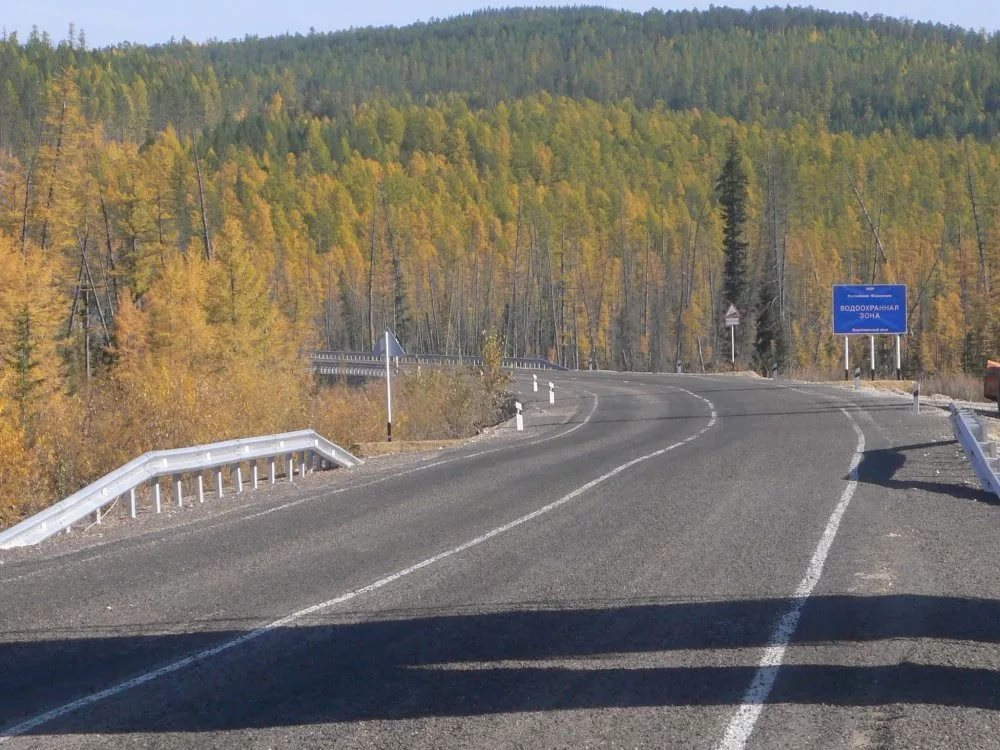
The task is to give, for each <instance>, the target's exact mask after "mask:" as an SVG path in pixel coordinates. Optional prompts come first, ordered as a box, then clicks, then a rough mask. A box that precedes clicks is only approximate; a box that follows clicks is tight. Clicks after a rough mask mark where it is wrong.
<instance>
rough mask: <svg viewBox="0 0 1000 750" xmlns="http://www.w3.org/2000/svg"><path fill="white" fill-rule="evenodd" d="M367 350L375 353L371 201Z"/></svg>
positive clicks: (373, 214)
mask: <svg viewBox="0 0 1000 750" xmlns="http://www.w3.org/2000/svg"><path fill="white" fill-rule="evenodd" d="M368 348H369V349H370V350H372V351H375V201H374V200H373V201H372V229H371V242H370V243H369V246H368Z"/></svg>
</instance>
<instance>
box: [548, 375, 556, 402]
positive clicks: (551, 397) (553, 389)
mask: <svg viewBox="0 0 1000 750" xmlns="http://www.w3.org/2000/svg"><path fill="white" fill-rule="evenodd" d="M555 402H556V385H555V383H553V382H552V381H551V380H550V381H549V403H550V404H554V403H555Z"/></svg>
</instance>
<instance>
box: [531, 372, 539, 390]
mask: <svg viewBox="0 0 1000 750" xmlns="http://www.w3.org/2000/svg"><path fill="white" fill-rule="evenodd" d="M531 389H532V390H533V391H534V392H535V393H538V376H537V375H532V376H531Z"/></svg>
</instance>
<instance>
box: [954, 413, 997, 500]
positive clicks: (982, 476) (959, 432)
mask: <svg viewBox="0 0 1000 750" xmlns="http://www.w3.org/2000/svg"><path fill="white" fill-rule="evenodd" d="M951 426H952V429H953V430H954V432H955V439H956V440H958V442H959V444H960V445H961V446H962V449H963V450H964V451H965V455H966V456H968V457H969V463H970V464H972V468H973V470H974V471H975V472H976V476H977V477H979V482H980V484H982V486H983V489H984V490H986V491H987V492H992V493H993V494H994V495H996V496H997V497H1000V477H998V476H997V468H998V464H1000V460H998V458H997V444H996V443H994V442H993V441H991V440H990V439H989V431H988V430H987V429H986V423H985V422H984V421H983V418H982V417H981V416H980V415H978V414H974V413H973V412H971V411H969V410H967V409H960V408H959V407H958V405H957V404H954V403H953V404H952V405H951Z"/></svg>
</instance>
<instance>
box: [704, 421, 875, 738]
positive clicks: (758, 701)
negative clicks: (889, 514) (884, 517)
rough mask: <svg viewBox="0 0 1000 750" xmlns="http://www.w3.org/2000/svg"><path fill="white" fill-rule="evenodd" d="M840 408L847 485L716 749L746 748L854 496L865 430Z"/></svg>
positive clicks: (863, 447)
mask: <svg viewBox="0 0 1000 750" xmlns="http://www.w3.org/2000/svg"><path fill="white" fill-rule="evenodd" d="M841 411H842V412H843V413H844V416H845V417H847V418H848V419H849V420H850V422H851V426H852V427H853V428H854V432H855V434H856V435H857V437H858V443H857V447H856V448H855V450H854V456H853V458H852V459H851V467H850V476H849V478H848V482H847V486H846V487H844V491H843V492H842V493H841V495H840V502H838V503H837V507H835V508H834V509H833V513H832V514H830V518H829V520H828V521H827V523H826V529H824V531H823V536H821V537H820V540H819V543H818V544H817V545H816V549H815V550H814V551H813V555H812V559H811V560H810V561H809V567H808V568H806V574H805V577H804V578H803V579H802V581H801V582H800V583H799V585H798V587H797V588H796V589H795V593H794V594H793V595H792V602H791V605H790V606H789V608H788V610H787V611H786V612H785V614H783V615H782V616H781V619H780V620H778V623H777V625H775V627H774V631H773V632H772V633H771V637H770V639H769V640H768V645H767V648H766V649H765V650H764V655H763V657H761V660H760V664H759V666H758V667H757V672H756V673H755V674H754V678H753V681H752V682H751V683H750V687H749V688H747V691H746V693H744V694H743V704H742V705H741V706H740V708H739V710H738V711H737V712H736V715H735V716H733V718H732V719H731V720H730V722H729V726H728V727H727V728H726V734H725V736H724V737H723V738H722V742H721V743H719V746H718V747H719V750H742V749H743V748H744V747H746V744H747V740H749V739H750V735H751V734H752V733H753V729H754V726H755V725H756V724H757V719H759V718H760V713H761V711H763V710H764V703H765V702H766V701H767V698H768V696H769V695H770V694H771V688H773V687H774V681H775V679H777V677H778V670H779V669H781V664H782V662H783V661H784V658H785V651H786V650H787V649H788V644H789V643H791V640H792V636H793V635H794V634H795V629H796V628H797V627H798V624H799V618H800V617H801V616H802V608H803V607H805V604H806V602H807V601H808V600H809V596H810V594H812V591H813V589H814V588H815V587H816V583H817V582H818V581H819V579H820V576H821V575H822V574H823V567H824V566H825V565H826V558H827V556H828V555H829V554H830V547H831V546H833V540H834V538H835V537H836V536H837V530H838V529H839V528H840V521H841V519H842V518H843V517H844V513H845V511H846V510H847V506H848V505H849V504H850V502H851V498H852V497H854V491H855V490H856V489H857V487H858V466H859V465H860V464H861V457H862V455H863V454H864V452H865V433H864V432H862V430H861V428H860V427H859V426H858V423H857V422H856V421H855V420H854V417H852V416H851V415H850V413H849V412H848V411H847V410H846V409H841Z"/></svg>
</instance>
